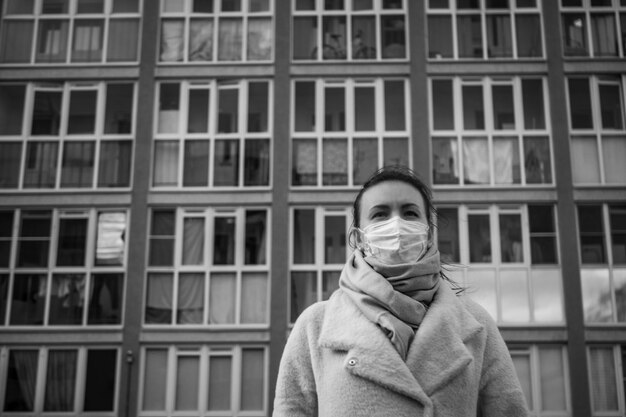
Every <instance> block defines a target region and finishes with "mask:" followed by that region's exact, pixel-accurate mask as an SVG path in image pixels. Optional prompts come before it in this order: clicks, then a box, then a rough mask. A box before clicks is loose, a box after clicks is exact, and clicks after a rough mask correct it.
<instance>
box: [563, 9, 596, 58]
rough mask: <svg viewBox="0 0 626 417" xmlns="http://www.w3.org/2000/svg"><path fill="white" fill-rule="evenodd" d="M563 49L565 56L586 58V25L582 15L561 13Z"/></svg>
mask: <svg viewBox="0 0 626 417" xmlns="http://www.w3.org/2000/svg"><path fill="white" fill-rule="evenodd" d="M561 16H562V18H563V26H562V28H563V48H564V50H565V51H564V52H565V56H587V55H588V54H589V53H588V51H587V35H586V32H587V29H586V26H587V23H586V21H585V15H584V14H578V13H563V14H561Z"/></svg>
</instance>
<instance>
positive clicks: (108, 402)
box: [84, 349, 117, 411]
mask: <svg viewBox="0 0 626 417" xmlns="http://www.w3.org/2000/svg"><path fill="white" fill-rule="evenodd" d="M116 375H117V351H116V350H113V349H106V350H105V349H88V350H87V376H86V381H85V405H84V410H85V411H113V410H114V409H115V401H114V400H115V391H116V380H117V378H116Z"/></svg>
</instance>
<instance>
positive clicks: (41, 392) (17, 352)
mask: <svg viewBox="0 0 626 417" xmlns="http://www.w3.org/2000/svg"><path fill="white" fill-rule="evenodd" d="M119 368H120V360H119V354H118V349H115V348H111V347H106V346H101V347H98V348H85V347H70V346H63V347H57V346H55V347H33V346H29V347H11V348H7V347H3V348H0V370H2V375H0V378H1V379H0V380H2V382H3V383H2V385H1V386H3V387H4V388H2V391H1V392H0V405H1V407H2V408H1V409H2V410H3V414H2V415H3V416H23V415H26V414H25V413H28V414H27V415H29V416H41V415H50V413H56V415H59V413H61V414H62V415H64V416H67V415H71V416H85V415H94V413H98V415H100V416H115V415H117V402H118V395H119V393H118V389H117V387H118V386H119Z"/></svg>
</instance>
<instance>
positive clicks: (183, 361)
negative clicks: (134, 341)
mask: <svg viewBox="0 0 626 417" xmlns="http://www.w3.org/2000/svg"><path fill="white" fill-rule="evenodd" d="M267 367H268V358H267V349H266V348H264V347H263V346H254V345H245V346H242V345H237V346H227V345H226V346H206V345H202V346H190V347H178V346H169V347H167V346H165V347H156V346H155V347H146V348H144V349H143V351H142V371H141V375H142V382H141V394H140V401H139V404H140V410H139V416H153V415H160V416H168V417H169V416H177V415H183V414H184V415H194V416H200V417H205V416H233V417H236V416H265V415H266V413H267V408H268V406H267V388H268V370H267Z"/></svg>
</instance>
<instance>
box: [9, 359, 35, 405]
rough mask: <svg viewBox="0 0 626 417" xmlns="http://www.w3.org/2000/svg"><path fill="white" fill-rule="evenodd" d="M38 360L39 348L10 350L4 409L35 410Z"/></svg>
mask: <svg viewBox="0 0 626 417" xmlns="http://www.w3.org/2000/svg"><path fill="white" fill-rule="evenodd" d="M38 362H39V352H38V351H37V350H16V349H11V350H9V363H8V369H7V373H6V375H7V377H6V391H5V393H4V395H5V396H4V411H34V407H35V388H36V384H37V371H38V369H37V368H38V365H39V363H38Z"/></svg>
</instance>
